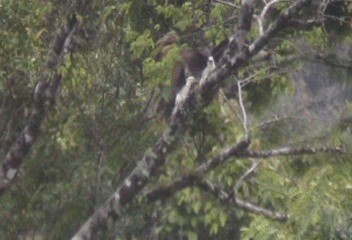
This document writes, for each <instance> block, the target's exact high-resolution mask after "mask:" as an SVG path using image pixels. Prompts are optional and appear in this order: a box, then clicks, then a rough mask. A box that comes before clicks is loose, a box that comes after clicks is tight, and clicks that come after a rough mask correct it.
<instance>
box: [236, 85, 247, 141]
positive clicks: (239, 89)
mask: <svg viewBox="0 0 352 240" xmlns="http://www.w3.org/2000/svg"><path fill="white" fill-rule="evenodd" d="M237 88H238V101H239V103H240V107H241V111H242V116H243V119H242V120H243V121H242V125H243V130H244V136H245V138H248V127H247V114H246V109H245V107H244V105H243V99H242V86H241V81H237Z"/></svg>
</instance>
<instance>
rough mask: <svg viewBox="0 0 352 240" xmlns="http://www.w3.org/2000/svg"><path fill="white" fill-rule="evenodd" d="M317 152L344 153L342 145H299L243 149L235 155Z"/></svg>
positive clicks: (257, 155)
mask: <svg viewBox="0 0 352 240" xmlns="http://www.w3.org/2000/svg"><path fill="white" fill-rule="evenodd" d="M319 152H325V153H339V154H343V153H346V151H345V149H344V148H343V147H329V146H325V147H299V148H293V147H292V148H291V147H285V148H279V149H272V150H267V151H245V152H242V153H240V154H239V155H237V156H238V157H251V158H271V157H278V156H293V155H306V154H317V153H319Z"/></svg>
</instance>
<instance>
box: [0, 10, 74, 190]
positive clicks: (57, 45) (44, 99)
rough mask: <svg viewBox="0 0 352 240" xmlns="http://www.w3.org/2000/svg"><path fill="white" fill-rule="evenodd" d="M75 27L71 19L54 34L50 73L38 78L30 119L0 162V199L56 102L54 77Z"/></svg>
mask: <svg viewBox="0 0 352 240" xmlns="http://www.w3.org/2000/svg"><path fill="white" fill-rule="evenodd" d="M78 24H79V23H78V21H77V19H76V17H75V16H71V17H70V18H69V20H68V21H67V23H65V24H63V25H62V26H61V27H60V29H59V30H58V32H57V35H56V37H55V39H54V42H53V45H52V48H51V49H50V51H49V54H48V59H47V69H46V72H49V73H47V74H43V75H42V76H41V77H40V80H39V82H38V83H37V85H36V87H35V89H34V96H33V98H34V101H33V107H32V112H31V115H30V118H29V120H28V122H27V124H26V126H25V127H24V129H23V130H22V132H21V133H20V134H19V136H18V137H17V139H16V141H15V142H14V143H13V145H12V146H11V148H10V150H9V151H8V153H7V155H6V156H5V159H3V161H2V164H1V165H2V166H1V169H0V196H1V195H2V194H3V193H5V192H6V190H8V189H9V188H10V187H11V184H12V182H13V181H14V179H15V178H16V176H17V173H18V171H19V169H20V167H21V165H22V162H23V161H24V158H25V157H26V156H27V154H28V152H29V150H30V149H31V147H32V146H33V144H34V142H35V141H36V140H37V138H38V135H39V132H40V126H41V124H42V122H43V120H44V118H45V116H46V108H47V105H51V104H53V103H54V102H55V97H56V92H57V90H58V88H59V85H60V81H61V75H60V74H59V73H57V67H58V66H59V65H60V64H61V63H62V62H63V60H64V57H65V55H66V53H67V52H68V51H70V47H71V45H72V41H73V34H74V33H75V32H76V29H77V27H78Z"/></svg>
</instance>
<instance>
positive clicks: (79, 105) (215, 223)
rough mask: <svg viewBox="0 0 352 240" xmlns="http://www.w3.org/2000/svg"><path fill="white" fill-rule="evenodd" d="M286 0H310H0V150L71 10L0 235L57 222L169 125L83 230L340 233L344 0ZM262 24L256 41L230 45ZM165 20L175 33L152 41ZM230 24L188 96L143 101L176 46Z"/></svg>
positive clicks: (27, 107)
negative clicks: (141, 174) (163, 144)
mask: <svg viewBox="0 0 352 240" xmlns="http://www.w3.org/2000/svg"><path fill="white" fill-rule="evenodd" d="M300 2H310V1H294V2H286V1H244V4H246V3H247V4H249V5H246V6H249V7H250V8H251V7H253V6H252V5H251V4H253V3H257V5H256V7H255V8H254V12H253V18H252V17H250V18H248V16H247V18H246V16H245V15H244V13H246V9H244V8H241V3H240V1H229V2H225V1H206V0H204V1H179V0H174V1H173V0H172V1H170V0H169V1H161V0H160V1H159V0H150V1H135V0H130V1H118V0H111V1H104V2H90V1H87V2H79V3H78V2H72V1H47V0H40V1H24V0H19V1H11V0H5V1H3V2H1V3H0V14H1V16H2V17H1V20H0V41H1V47H0V54H1V55H0V56H1V57H0V61H1V62H0V76H1V81H0V94H1V95H0V96H1V111H0V116H1V118H0V119H1V121H0V141H1V144H0V154H1V155H0V156H1V159H5V156H6V155H7V154H8V152H9V149H10V148H11V146H13V144H14V143H15V142H16V139H18V136H19V134H20V133H21V131H22V130H23V129H24V127H25V126H26V125H27V124H28V121H29V119H30V116H31V112H32V109H33V106H34V105H35V103H34V98H33V93H34V88H35V86H36V85H37V84H38V82H39V81H41V80H42V78H43V76H51V75H50V73H51V71H52V70H50V67H48V66H47V63H48V55H49V56H50V51H51V50H52V49H53V42H55V41H54V40H55V39H56V36H58V35H59V34H58V32H59V30H60V26H62V25H65V23H66V22H67V20H68V19H70V16H72V15H75V16H76V18H77V22H78V23H79V24H78V26H77V30H76V31H75V33H74V36H73V44H72V46H71V47H72V48H70V52H68V53H67V54H66V55H65V58H64V60H63V61H61V62H60V64H58V65H57V69H56V70H55V71H57V72H56V73H59V74H60V76H61V85H60V88H59V90H58V93H57V95H56V100H55V102H54V103H51V105H50V104H49V105H45V106H46V107H45V116H46V118H44V119H43V120H44V121H43V123H42V124H41V128H40V130H41V131H40V132H41V135H40V136H39V137H38V140H37V141H36V142H35V144H34V145H33V147H32V148H31V149H30V152H29V154H28V155H27V156H26V157H25V158H24V162H23V164H22V165H21V168H20V169H21V170H20V172H19V173H18V174H17V178H16V182H15V183H13V185H11V186H12V187H11V189H10V190H8V191H7V192H6V193H4V194H3V195H2V196H1V198H0V202H1V203H0V206H1V207H0V214H1V218H2V219H3V221H1V222H0V236H1V237H0V238H1V239H68V238H70V237H72V236H73V235H74V234H75V233H76V232H77V231H78V229H80V227H81V226H82V224H83V223H84V222H85V220H87V219H89V217H90V216H91V214H92V213H93V212H95V211H96V210H97V209H98V208H99V207H101V206H103V208H104V206H105V205H104V204H105V203H106V200H107V199H109V197H110V196H111V194H112V193H114V192H115V191H116V188H117V186H120V187H121V186H124V185H123V184H126V177H127V176H128V175H129V174H130V172H131V171H132V170H133V169H134V168H135V167H136V166H138V167H139V168H141V169H144V167H145V166H143V165H142V164H141V161H140V159H142V158H143V156H146V155H147V156H149V155H148V154H150V150H148V149H149V148H150V147H152V146H154V144H155V143H156V142H157V141H158V139H160V138H159V136H160V135H161V134H165V129H168V128H169V127H170V126H171V131H172V126H178V127H180V128H181V129H180V130H179V132H178V134H176V135H175V136H174V138H172V139H171V140H170V141H172V142H174V144H172V148H171V147H170V152H168V154H167V155H166V157H165V160H166V162H165V164H164V165H163V166H162V167H159V169H158V171H156V172H152V176H150V177H149V178H148V179H147V180H146V182H145V183H146V185H145V187H144V188H143V189H142V190H141V193H140V194H139V195H137V198H134V199H133V200H132V201H130V202H129V204H128V205H126V206H125V207H124V208H122V209H121V211H120V210H119V211H116V212H109V214H110V215H109V216H112V217H113V216H118V219H114V218H111V219H108V220H112V221H109V222H107V224H106V225H105V226H104V227H103V228H99V231H97V233H96V232H94V233H96V234H97V235H96V236H95V238H94V239H133V238H135V239H234V238H235V239H348V238H349V236H350V235H351V234H352V226H351V224H350V222H351V211H350V209H351V207H350V202H351V182H352V181H351V180H352V179H351V176H350V175H351V174H350V172H351V168H352V166H351V162H350V161H348V160H349V157H350V154H349V151H348V150H349V148H348V146H349V144H350V142H351V137H350V136H351V133H350V131H351V129H350V126H351V114H350V108H351V103H350V100H351V91H350V84H351V77H350V76H351V74H350V73H351V62H352V60H351V59H352V51H351V47H350V45H351V19H350V16H352V15H351V11H352V6H351V3H350V2H349V1H324V2H321V1H312V3H311V4H310V5H306V6H299V7H298V8H296V10H297V11H295V12H292V13H291V12H289V18H280V16H283V15H280V14H282V13H283V12H284V11H285V10H287V9H288V8H289V7H290V6H296V5H299V3H300ZM250 8H249V9H250ZM291 9H292V8H291ZM247 10H248V9H247ZM248 12H249V13H250V11H248ZM249 16H252V14H251V15H249ZM248 19H249V20H250V21H251V20H252V27H251V28H250V32H249V33H248V35H245V33H243V32H241V31H239V30H246V29H245V28H243V26H244V25H245V22H244V23H243V22H240V21H241V20H248ZM278 19H279V20H280V19H282V22H279V23H280V24H281V25H280V24H279V25H270V24H275V23H278V21H279V20H278ZM241 24H242V25H241ZM243 24H244V25H243ZM282 24H284V25H285V27H284V26H283V25H282ZM241 26H242V28H241ZM270 26H271V27H270ZM275 27H276V28H277V34H276V35H274V34H271V35H270V34H269V35H268V38H267V39H266V42H265V45H262V47H263V48H262V47H260V48H261V49H260V50H261V51H260V52H259V54H257V55H255V56H253V57H252V56H251V54H249V55H238V54H237V53H238V52H241V51H243V52H244V53H248V52H246V51H249V52H250V51H252V50H251V47H250V46H258V45H253V44H252V43H253V42H254V41H255V40H257V39H264V38H265V36H266V35H265V34H266V33H267V32H268V31H269V30H270V28H274V29H275ZM234 29H237V33H235V34H234ZM268 29H269V30H268ZM170 32H173V33H175V34H177V36H178V42H176V43H174V44H173V45H170V46H169V47H168V49H160V45H159V44H158V41H159V39H161V38H162V37H163V36H165V35H166V34H168V33H170ZM236 34H237V35H236ZM231 36H236V37H237V38H236V39H235V41H236V43H237V44H238V45H239V47H240V48H239V49H237V51H236V52H231V51H230V52H227V54H228V55H227V56H228V57H230V58H233V59H236V61H237V62H235V65H233V66H230V68H229V70H228V72H227V74H226V78H224V77H222V76H221V75H220V74H218V72H220V71H221V70H219V69H220V67H219V66H221V64H222V63H224V64H226V63H227V62H226V61H227V60H228V59H226V58H222V60H219V61H218V62H217V63H216V67H217V69H216V70H215V72H214V73H212V74H210V75H209V82H210V84H208V85H205V86H204V87H199V86H198V87H196V89H195V93H194V95H192V97H191V98H190V99H189V100H187V101H188V102H190V103H194V105H193V107H192V109H193V110H192V111H191V110H188V109H189V107H187V106H185V108H184V111H183V112H182V113H180V115H176V117H174V118H172V117H171V120H170V119H169V118H168V117H165V116H164V115H163V114H162V113H161V112H160V111H158V109H159V107H160V105H161V104H162V103H163V102H167V101H170V99H171V97H170V96H171V92H172V83H171V79H172V72H173V68H174V66H175V64H176V63H177V62H180V61H181V57H180V52H182V51H183V50H184V49H196V48H201V47H209V48H212V47H214V46H216V45H218V44H220V43H221V42H222V41H223V40H225V39H228V38H230V37H231ZM241 37H245V41H244V42H242V43H241V42H240V41H238V39H240V38H241ZM230 39H231V38H230ZM232 40H233V39H232ZM232 43H234V42H232ZM251 44H252V45H251ZM233 46H234V45H231V42H230V45H229V48H228V50H233ZM71 51H72V52H71ZM160 52H163V54H162V55H163V57H162V58H161V57H157V56H158V54H159V53H160ZM236 54H237V55H236ZM253 55H254V54H253ZM243 56H244V57H243ZM243 59H244V60H243ZM241 61H243V62H241ZM217 71H218V72H217ZM219 76H220V77H219ZM45 80H49V78H46V79H45ZM212 80H214V82H215V81H218V82H221V83H220V84H215V85H212V84H211V81H212ZM219 86H221V88H219ZM201 96H203V98H202V97H201ZM204 96H205V97H204ZM210 96H212V97H210ZM199 102H200V103H199ZM175 119H176V120H177V121H176V120H175ZM180 119H181V120H182V121H181V122H179V121H178V120H180ZM173 120H174V122H173ZM175 121H176V122H175ZM173 124H174V125H173ZM243 139H244V140H243ZM248 139H250V140H251V143H250V145H249V146H248V143H249V142H248ZM236 143H237V144H236ZM340 145H343V146H344V147H345V148H346V150H347V153H346V154H344V155H341V154H338V153H339V152H340V150H341V149H340V148H339V147H335V146H340ZM227 147H230V150H231V151H228V152H226V151H224V149H227ZM273 149H274V150H273ZM152 150H153V149H152ZM171 150H172V151H171ZM266 150H267V151H266ZM168 151H169V149H168ZM326 152H328V153H326ZM329 152H330V153H329ZM226 153H227V155H226ZM151 156H152V155H151ZM268 157H270V158H269V159H267V158H268ZM207 161H209V162H210V163H212V164H211V166H208V165H206V163H209V162H207ZM215 165H216V166H217V167H216V168H212V167H215ZM122 189H123V188H122ZM120 194H121V193H120ZM117 208H118V207H117Z"/></svg>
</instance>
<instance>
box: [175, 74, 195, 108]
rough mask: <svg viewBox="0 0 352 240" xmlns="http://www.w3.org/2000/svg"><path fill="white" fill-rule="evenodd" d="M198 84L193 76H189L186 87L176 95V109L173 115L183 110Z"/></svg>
mask: <svg viewBox="0 0 352 240" xmlns="http://www.w3.org/2000/svg"><path fill="white" fill-rule="evenodd" d="M196 83H197V80H196V79H195V78H194V77H193V76H189V77H188V78H187V79H186V85H185V86H184V87H183V88H182V89H181V90H180V91H179V92H178V93H177V95H176V99H175V107H174V110H173V113H172V114H174V113H175V112H177V111H179V110H182V109H183V107H184V104H185V101H186V99H187V98H188V96H189V93H190V92H191V90H192V89H193V88H194V86H195V85H196Z"/></svg>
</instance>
